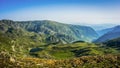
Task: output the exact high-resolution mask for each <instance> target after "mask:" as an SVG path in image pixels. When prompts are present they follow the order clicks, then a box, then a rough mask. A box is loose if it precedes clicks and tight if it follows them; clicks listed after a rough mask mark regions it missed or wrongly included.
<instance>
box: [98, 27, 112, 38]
mask: <svg viewBox="0 0 120 68" xmlns="http://www.w3.org/2000/svg"><path fill="white" fill-rule="evenodd" d="M112 30H113V27H112V28H107V29H102V30H99V31H97V33H98V35H99V36H102V35H104V34H106V33H107V32H110V31H112Z"/></svg>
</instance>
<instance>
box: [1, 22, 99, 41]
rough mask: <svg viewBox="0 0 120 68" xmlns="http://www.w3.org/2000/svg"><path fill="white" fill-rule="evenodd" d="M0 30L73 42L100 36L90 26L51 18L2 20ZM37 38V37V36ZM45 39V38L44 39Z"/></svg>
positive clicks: (13, 33)
mask: <svg viewBox="0 0 120 68" xmlns="http://www.w3.org/2000/svg"><path fill="white" fill-rule="evenodd" d="M0 32H2V33H5V34H7V35H15V36H18V35H22V34H24V35H27V33H28V35H29V33H32V34H36V36H40V37H41V41H46V42H53V43H54V42H55V43H56V42H62V43H63V42H64V43H66V42H67V43H68V42H72V41H78V40H82V41H92V40H94V39H96V38H97V37H98V35H97V33H96V32H95V30H94V29H92V28H91V27H88V26H80V25H71V24H63V23H59V22H55V21H50V20H42V21H12V20H1V21H0ZM30 35H31V34H30ZM36 38H37V37H36ZM43 39H44V40H43Z"/></svg>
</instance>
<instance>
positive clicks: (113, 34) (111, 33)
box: [95, 25, 120, 42]
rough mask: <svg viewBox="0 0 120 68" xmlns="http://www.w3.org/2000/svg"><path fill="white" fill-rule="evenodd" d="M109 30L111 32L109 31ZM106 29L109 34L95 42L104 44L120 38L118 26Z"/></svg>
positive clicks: (119, 27)
mask: <svg viewBox="0 0 120 68" xmlns="http://www.w3.org/2000/svg"><path fill="white" fill-rule="evenodd" d="M110 29H111V30H110ZM110 29H108V30H109V32H107V33H106V34H104V35H103V36H101V37H100V38H98V39H97V40H96V41H95V42H105V41H108V40H111V39H115V38H118V37H120V26H119V25H118V26H115V27H114V28H110Z"/></svg>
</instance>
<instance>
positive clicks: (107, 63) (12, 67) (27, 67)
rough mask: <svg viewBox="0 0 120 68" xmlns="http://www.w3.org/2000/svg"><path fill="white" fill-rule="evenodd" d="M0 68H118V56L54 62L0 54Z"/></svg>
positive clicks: (119, 65)
mask: <svg viewBox="0 0 120 68" xmlns="http://www.w3.org/2000/svg"><path fill="white" fill-rule="evenodd" d="M0 68H120V55H110V54H109V55H102V56H82V57H78V58H71V59H62V60H60V59H59V60H56V59H39V58H15V57H12V56H9V55H7V54H6V53H0Z"/></svg>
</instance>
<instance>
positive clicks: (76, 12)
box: [0, 0, 120, 25]
mask: <svg viewBox="0 0 120 68" xmlns="http://www.w3.org/2000/svg"><path fill="white" fill-rule="evenodd" d="M0 19H10V20H17V21H27V20H54V21H58V22H62V23H68V24H83V25H98V24H111V25H113V24H114V25H116V24H119V23H120V0H0Z"/></svg>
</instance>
